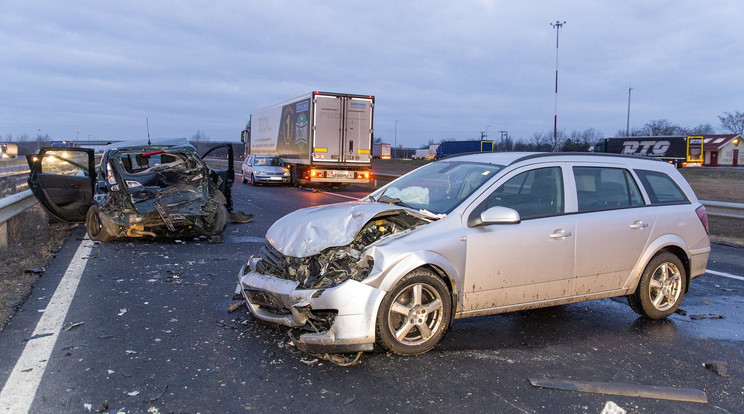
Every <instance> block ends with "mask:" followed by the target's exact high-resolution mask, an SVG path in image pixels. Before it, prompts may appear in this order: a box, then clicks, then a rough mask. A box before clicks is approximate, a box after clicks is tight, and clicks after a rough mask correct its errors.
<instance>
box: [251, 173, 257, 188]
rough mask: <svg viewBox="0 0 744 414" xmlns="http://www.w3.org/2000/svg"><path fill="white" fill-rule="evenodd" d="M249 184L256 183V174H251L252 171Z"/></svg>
mask: <svg viewBox="0 0 744 414" xmlns="http://www.w3.org/2000/svg"><path fill="white" fill-rule="evenodd" d="M251 184H252V185H258V183H257V182H256V176H255V175H253V173H251Z"/></svg>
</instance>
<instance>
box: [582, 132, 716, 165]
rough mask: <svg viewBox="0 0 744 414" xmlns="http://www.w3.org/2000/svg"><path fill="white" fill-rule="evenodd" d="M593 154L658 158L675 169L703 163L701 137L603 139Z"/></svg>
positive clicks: (595, 146)
mask: <svg viewBox="0 0 744 414" xmlns="http://www.w3.org/2000/svg"><path fill="white" fill-rule="evenodd" d="M593 150H594V152H607V153H612V154H624V155H638V156H642V157H652V158H658V159H660V160H663V161H666V162H668V163H671V164H674V165H676V166H677V167H683V166H685V165H701V164H702V163H703V137H702V136H686V135H678V136H649V137H614V138H604V139H602V140H600V141H599V142H598V143H597V144H595V145H594V148H593Z"/></svg>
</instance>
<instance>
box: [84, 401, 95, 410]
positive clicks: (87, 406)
mask: <svg viewBox="0 0 744 414" xmlns="http://www.w3.org/2000/svg"><path fill="white" fill-rule="evenodd" d="M83 408H85V410H86V411H88V412H90V410H92V409H93V404H90V403H85V404H83Z"/></svg>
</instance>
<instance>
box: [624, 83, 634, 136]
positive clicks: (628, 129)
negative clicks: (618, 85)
mask: <svg viewBox="0 0 744 414" xmlns="http://www.w3.org/2000/svg"><path fill="white" fill-rule="evenodd" d="M632 90H633V88H628V120H627V121H626V122H625V136H626V137H629V136H630V91H632Z"/></svg>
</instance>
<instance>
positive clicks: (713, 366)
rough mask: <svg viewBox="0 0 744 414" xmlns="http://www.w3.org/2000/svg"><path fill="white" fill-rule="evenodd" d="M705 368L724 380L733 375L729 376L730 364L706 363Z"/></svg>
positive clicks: (719, 362) (720, 362)
mask: <svg viewBox="0 0 744 414" xmlns="http://www.w3.org/2000/svg"><path fill="white" fill-rule="evenodd" d="M703 366H704V367H705V368H707V369H709V370H711V371H713V372H715V373H716V374H718V375H720V376H722V377H724V378H729V377H731V374H729V371H728V368H729V364H728V362H725V361H711V362H706V363H704V364H703Z"/></svg>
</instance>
